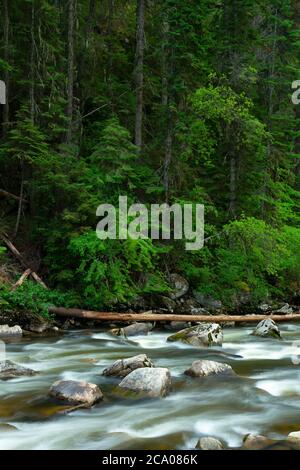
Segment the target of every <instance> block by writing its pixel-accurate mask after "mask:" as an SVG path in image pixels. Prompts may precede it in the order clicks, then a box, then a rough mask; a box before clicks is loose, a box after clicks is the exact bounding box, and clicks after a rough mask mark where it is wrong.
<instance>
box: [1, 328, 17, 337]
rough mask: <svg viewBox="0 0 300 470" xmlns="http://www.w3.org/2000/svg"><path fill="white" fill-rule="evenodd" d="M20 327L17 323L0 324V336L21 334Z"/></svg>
mask: <svg viewBox="0 0 300 470" xmlns="http://www.w3.org/2000/svg"><path fill="white" fill-rule="evenodd" d="M21 335H22V328H21V327H20V326H19V325H15V326H8V325H0V337H8V336H21Z"/></svg>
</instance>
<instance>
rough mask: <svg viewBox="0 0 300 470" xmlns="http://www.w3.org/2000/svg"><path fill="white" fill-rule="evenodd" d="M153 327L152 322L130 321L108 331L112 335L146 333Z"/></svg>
mask: <svg viewBox="0 0 300 470" xmlns="http://www.w3.org/2000/svg"><path fill="white" fill-rule="evenodd" d="M152 328H153V325H152V323H132V324H131V325H128V326H125V327H124V328H113V329H112V330H109V333H110V334H112V335H114V336H125V337H127V336H137V335H147V334H148V333H149V331H151V330H152Z"/></svg>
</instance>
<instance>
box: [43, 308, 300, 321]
mask: <svg viewBox="0 0 300 470" xmlns="http://www.w3.org/2000/svg"><path fill="white" fill-rule="evenodd" d="M49 312H50V313H54V314H56V315H58V316H60V317H77V318H86V319H88V320H98V321H120V322H122V321H135V322H136V321H183V322H186V321H192V322H198V321H199V322H202V321H203V322H214V323H223V322H232V321H235V322H247V323H248V322H259V321H261V320H265V319H266V318H271V319H272V320H274V321H277V322H284V321H300V312H299V313H293V314H288V315H184V314H182V315H181V314H180V315H177V314H171V313H167V314H165V313H117V312H93V311H90V310H80V309H78V308H63V307H49Z"/></svg>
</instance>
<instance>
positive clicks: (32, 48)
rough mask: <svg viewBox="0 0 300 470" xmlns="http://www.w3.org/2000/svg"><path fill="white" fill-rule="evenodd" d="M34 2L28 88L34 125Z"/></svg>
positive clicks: (33, 5) (33, 7) (33, 6)
mask: <svg viewBox="0 0 300 470" xmlns="http://www.w3.org/2000/svg"><path fill="white" fill-rule="evenodd" d="M34 30H35V1H33V2H32V6H31V27H30V35H31V46H30V86H29V103H30V118H31V121H32V122H33V123H34V121H35V32H34Z"/></svg>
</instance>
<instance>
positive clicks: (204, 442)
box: [196, 436, 225, 450]
mask: <svg viewBox="0 0 300 470" xmlns="http://www.w3.org/2000/svg"><path fill="white" fill-rule="evenodd" d="M196 449H200V450H223V449H225V446H224V444H223V443H222V442H221V441H219V439H216V438H215V437H210V436H207V437H201V438H200V439H199V441H198V442H197V444H196Z"/></svg>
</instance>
